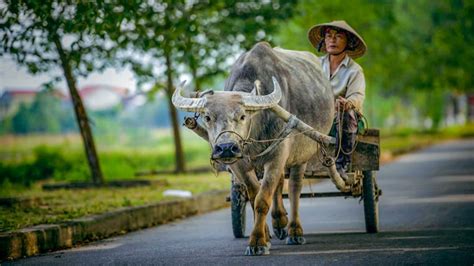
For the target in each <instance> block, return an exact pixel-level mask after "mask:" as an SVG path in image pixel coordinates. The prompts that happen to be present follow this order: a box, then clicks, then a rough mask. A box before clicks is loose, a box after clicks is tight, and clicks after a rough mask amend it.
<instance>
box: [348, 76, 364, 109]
mask: <svg viewBox="0 0 474 266" xmlns="http://www.w3.org/2000/svg"><path fill="white" fill-rule="evenodd" d="M345 98H346V99H347V101H348V102H350V103H351V104H352V106H354V107H355V108H356V109H357V110H358V111H362V106H363V104H364V99H365V77H364V72H363V71H362V69H361V70H360V71H357V72H356V73H355V75H354V77H353V78H352V79H350V81H349V84H347V91H346V97H345Z"/></svg>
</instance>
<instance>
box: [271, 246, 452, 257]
mask: <svg viewBox="0 0 474 266" xmlns="http://www.w3.org/2000/svg"><path fill="white" fill-rule="evenodd" d="M454 249H459V247H425V248H374V249H342V250H321V251H296V252H283V253H279V254H275V253H274V255H284V256H286V255H291V256H293V255H318V254H343V253H367V252H419V251H436V250H454Z"/></svg>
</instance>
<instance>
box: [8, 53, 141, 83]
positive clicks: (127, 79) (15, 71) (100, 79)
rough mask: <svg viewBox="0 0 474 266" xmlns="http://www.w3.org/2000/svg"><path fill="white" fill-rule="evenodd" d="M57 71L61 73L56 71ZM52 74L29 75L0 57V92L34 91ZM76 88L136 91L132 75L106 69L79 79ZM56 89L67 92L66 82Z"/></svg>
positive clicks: (11, 61) (10, 60)
mask: <svg viewBox="0 0 474 266" xmlns="http://www.w3.org/2000/svg"><path fill="white" fill-rule="evenodd" d="M57 71H61V70H60V69H58V70H57ZM52 76H53V75H52V73H45V74H40V75H35V76H33V75H31V74H29V73H28V71H27V70H26V67H23V66H19V65H18V64H17V63H15V62H14V61H13V60H12V59H10V58H8V57H5V56H3V57H0V91H3V90H4V89H5V88H11V87H13V88H25V89H36V88H38V87H40V86H41V85H42V84H43V83H46V82H48V81H50V80H51V78H52ZM77 83H78V88H81V87H84V86H87V85H98V84H104V85H111V86H117V87H125V88H128V89H130V91H131V92H134V91H135V90H136V81H135V78H134V77H133V73H132V72H131V71H129V70H127V69H125V70H122V71H116V70H114V69H107V70H105V71H104V72H102V73H92V74H91V75H89V76H88V77H87V79H84V78H79V79H78V81H77ZM56 87H57V88H60V89H62V90H67V86H66V82H65V81H64V80H63V81H61V82H59V83H58V84H57V85H56Z"/></svg>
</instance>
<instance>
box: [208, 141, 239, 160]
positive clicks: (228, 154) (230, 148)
mask: <svg viewBox="0 0 474 266" xmlns="http://www.w3.org/2000/svg"><path fill="white" fill-rule="evenodd" d="M212 155H213V157H214V158H233V157H239V156H240V148H239V146H238V145H237V144H236V143H232V142H230V143H222V144H217V145H216V146H214V151H213V153H212Z"/></svg>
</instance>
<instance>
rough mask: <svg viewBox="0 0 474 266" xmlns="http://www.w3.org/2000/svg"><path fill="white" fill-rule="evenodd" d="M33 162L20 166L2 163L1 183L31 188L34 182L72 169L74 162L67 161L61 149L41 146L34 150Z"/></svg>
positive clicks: (0, 170)
mask: <svg viewBox="0 0 474 266" xmlns="http://www.w3.org/2000/svg"><path fill="white" fill-rule="evenodd" d="M33 153H34V158H35V159H34V160H33V162H23V163H20V164H4V163H0V183H4V182H10V183H14V184H22V185H24V186H30V185H31V184H32V183H33V182H35V181H39V180H43V179H47V178H51V177H53V176H55V174H57V173H59V172H66V171H69V170H70V169H71V168H72V162H71V161H67V160H66V159H65V158H64V157H63V156H62V154H61V152H60V150H59V149H54V148H48V147H46V146H39V147H37V148H36V149H34V150H33Z"/></svg>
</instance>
